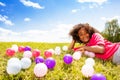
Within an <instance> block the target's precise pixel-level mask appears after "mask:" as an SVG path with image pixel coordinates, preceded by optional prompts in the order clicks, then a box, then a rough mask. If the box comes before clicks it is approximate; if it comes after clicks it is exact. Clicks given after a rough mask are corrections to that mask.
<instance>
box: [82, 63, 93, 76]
mask: <svg viewBox="0 0 120 80" xmlns="http://www.w3.org/2000/svg"><path fill="white" fill-rule="evenodd" d="M81 72H82V74H83V75H84V76H85V77H91V76H92V75H93V74H94V68H93V67H92V66H90V65H86V64H85V65H83V66H82V69H81Z"/></svg>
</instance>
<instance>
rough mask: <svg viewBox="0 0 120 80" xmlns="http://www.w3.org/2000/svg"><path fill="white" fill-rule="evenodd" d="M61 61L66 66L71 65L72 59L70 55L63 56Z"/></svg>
mask: <svg viewBox="0 0 120 80" xmlns="http://www.w3.org/2000/svg"><path fill="white" fill-rule="evenodd" d="M63 60H64V62H65V63H66V64H71V63H72V61H73V58H72V56H71V55H70V54H66V55H65V56H64V58H63Z"/></svg>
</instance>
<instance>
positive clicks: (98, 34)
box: [92, 33, 103, 38]
mask: <svg viewBox="0 0 120 80" xmlns="http://www.w3.org/2000/svg"><path fill="white" fill-rule="evenodd" d="M92 37H102V38H103V36H102V35H101V34H100V33H93V35H92Z"/></svg>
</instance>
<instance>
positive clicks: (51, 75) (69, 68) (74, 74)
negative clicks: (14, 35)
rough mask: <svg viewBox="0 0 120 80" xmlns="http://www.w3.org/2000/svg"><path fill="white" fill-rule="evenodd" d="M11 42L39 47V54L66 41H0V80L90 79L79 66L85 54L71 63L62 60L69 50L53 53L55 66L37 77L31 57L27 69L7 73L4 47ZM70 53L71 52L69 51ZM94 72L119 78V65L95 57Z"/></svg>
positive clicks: (108, 79)
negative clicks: (15, 72) (11, 73)
mask: <svg viewBox="0 0 120 80" xmlns="http://www.w3.org/2000/svg"><path fill="white" fill-rule="evenodd" d="M13 44H17V45H18V46H30V47H31V48H32V49H39V50H40V51H41V56H43V57H44V55H43V53H44V51H45V50H47V49H50V48H53V49H55V47H56V46H60V47H61V48H62V47H63V46H64V45H69V44H68V43H37V42H0V80H90V78H86V77H84V76H83V75H82V73H81V68H82V66H83V65H84V62H85V60H86V58H87V57H86V56H82V57H81V58H80V60H78V61H75V60H74V61H73V62H72V64H70V65H66V64H64V62H63V57H64V55H65V54H67V53H70V52H64V51H62V53H61V55H59V56H58V55H53V58H54V59H55V60H56V66H55V67H54V69H52V70H48V72H47V74H46V75H45V76H44V77H42V78H38V77H36V76H35V75H34V73H33V69H34V66H35V62H34V58H32V65H31V66H30V68H28V69H25V70H24V69H22V70H21V71H20V72H19V73H18V74H17V75H9V74H7V72H6V66H7V61H8V60H9V59H10V58H11V57H8V56H6V49H7V48H10V47H11V46H12V45H13ZM70 54H71V53H70ZM15 56H16V57H18V58H22V53H18V52H17V53H16V54H15ZM94 69H95V73H102V74H103V75H104V76H106V78H107V80H120V65H115V64H112V62H111V61H102V60H99V59H96V58H95V66H94Z"/></svg>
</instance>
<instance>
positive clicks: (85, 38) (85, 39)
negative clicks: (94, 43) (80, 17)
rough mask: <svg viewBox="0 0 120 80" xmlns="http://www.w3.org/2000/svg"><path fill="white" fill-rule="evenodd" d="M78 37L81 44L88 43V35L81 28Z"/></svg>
mask: <svg viewBox="0 0 120 80" xmlns="http://www.w3.org/2000/svg"><path fill="white" fill-rule="evenodd" d="M78 36H79V38H80V40H81V41H82V42H83V43H88V41H89V39H90V35H89V33H87V31H86V30H85V29H84V28H81V29H80V30H79V31H78Z"/></svg>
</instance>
